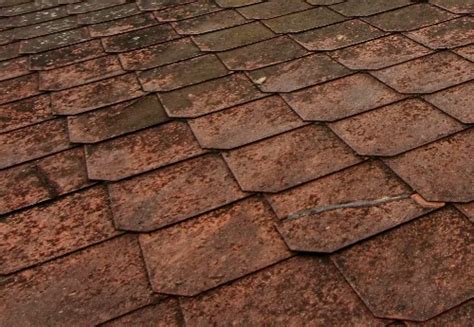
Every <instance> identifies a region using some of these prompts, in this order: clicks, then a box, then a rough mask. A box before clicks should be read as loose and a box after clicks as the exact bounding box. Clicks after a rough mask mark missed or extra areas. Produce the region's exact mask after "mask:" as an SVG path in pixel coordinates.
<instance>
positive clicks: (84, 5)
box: [67, 0, 126, 14]
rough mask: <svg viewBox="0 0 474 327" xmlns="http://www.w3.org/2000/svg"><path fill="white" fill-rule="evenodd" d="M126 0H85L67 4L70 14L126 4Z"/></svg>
mask: <svg viewBox="0 0 474 327" xmlns="http://www.w3.org/2000/svg"><path fill="white" fill-rule="evenodd" d="M125 2H126V0H85V1H82V2H80V3H72V4H70V5H68V6H67V10H68V12H69V13H70V14H83V13H87V12H90V11H96V10H100V9H104V8H107V7H112V6H118V5H121V4H124V3H125Z"/></svg>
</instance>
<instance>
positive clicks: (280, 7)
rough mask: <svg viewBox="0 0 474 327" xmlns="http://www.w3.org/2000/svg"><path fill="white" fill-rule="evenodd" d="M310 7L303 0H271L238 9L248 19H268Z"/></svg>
mask: <svg viewBox="0 0 474 327" xmlns="http://www.w3.org/2000/svg"><path fill="white" fill-rule="evenodd" d="M309 8H311V6H310V5H309V4H307V3H306V2H304V1H303V0H292V1H287V0H270V1H266V2H262V3H257V4H254V5H251V6H248V7H244V8H239V9H238V11H239V12H240V13H241V14H242V15H244V16H245V18H248V19H268V18H273V17H277V16H283V15H286V14H289V13H292V12H296V11H301V10H305V9H309Z"/></svg>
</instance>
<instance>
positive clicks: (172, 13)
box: [154, 0, 222, 22]
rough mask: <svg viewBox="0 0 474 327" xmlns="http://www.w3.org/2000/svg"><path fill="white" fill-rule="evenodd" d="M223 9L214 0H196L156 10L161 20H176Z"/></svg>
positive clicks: (157, 17)
mask: <svg viewBox="0 0 474 327" xmlns="http://www.w3.org/2000/svg"><path fill="white" fill-rule="evenodd" d="M219 10H222V8H220V7H219V6H218V5H216V4H215V3H214V1H212V0H196V1H194V2H191V3H189V4H186V5H181V6H176V7H171V8H167V9H162V10H159V11H155V12H154V14H155V17H156V19H158V20H159V21H160V22H174V21H178V20H182V19H186V18H192V17H196V16H200V15H205V14H210V13H212V12H216V11H219Z"/></svg>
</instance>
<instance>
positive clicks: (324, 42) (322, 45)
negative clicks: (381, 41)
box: [293, 19, 385, 51]
mask: <svg viewBox="0 0 474 327" xmlns="http://www.w3.org/2000/svg"><path fill="white" fill-rule="evenodd" d="M384 34H385V33H384V32H382V31H380V30H378V29H376V28H375V27H373V26H370V25H369V24H367V23H364V22H362V21H360V20H358V19H354V20H349V21H346V22H342V23H339V24H334V25H331V26H326V27H322V28H318V29H314V30H310V31H306V32H302V33H298V34H295V35H293V39H294V40H295V41H297V42H298V43H299V44H301V45H302V46H304V47H305V48H306V49H308V50H311V51H316V50H318V51H327V50H335V49H339V48H344V47H347V46H350V45H354V44H358V43H362V42H366V41H369V40H372V39H376V38H378V37H381V36H383V35H384Z"/></svg>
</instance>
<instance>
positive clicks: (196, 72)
mask: <svg viewBox="0 0 474 327" xmlns="http://www.w3.org/2000/svg"><path fill="white" fill-rule="evenodd" d="M228 73H229V72H228V71H227V69H226V67H225V66H224V65H223V64H222V63H221V62H220V60H219V59H217V57H216V56H215V55H213V54H208V55H204V56H200V57H196V58H193V59H189V60H186V61H182V62H178V63H174V64H170V65H166V66H162V67H158V68H153V69H151V70H147V71H144V72H141V73H139V74H138V79H139V80H140V83H141V84H142V86H143V89H144V90H145V91H150V92H156V91H172V90H175V89H178V88H181V87H184V86H189V85H192V84H197V83H200V82H204V81H207V80H210V79H214V78H218V77H222V76H225V75H227V74H228Z"/></svg>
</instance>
